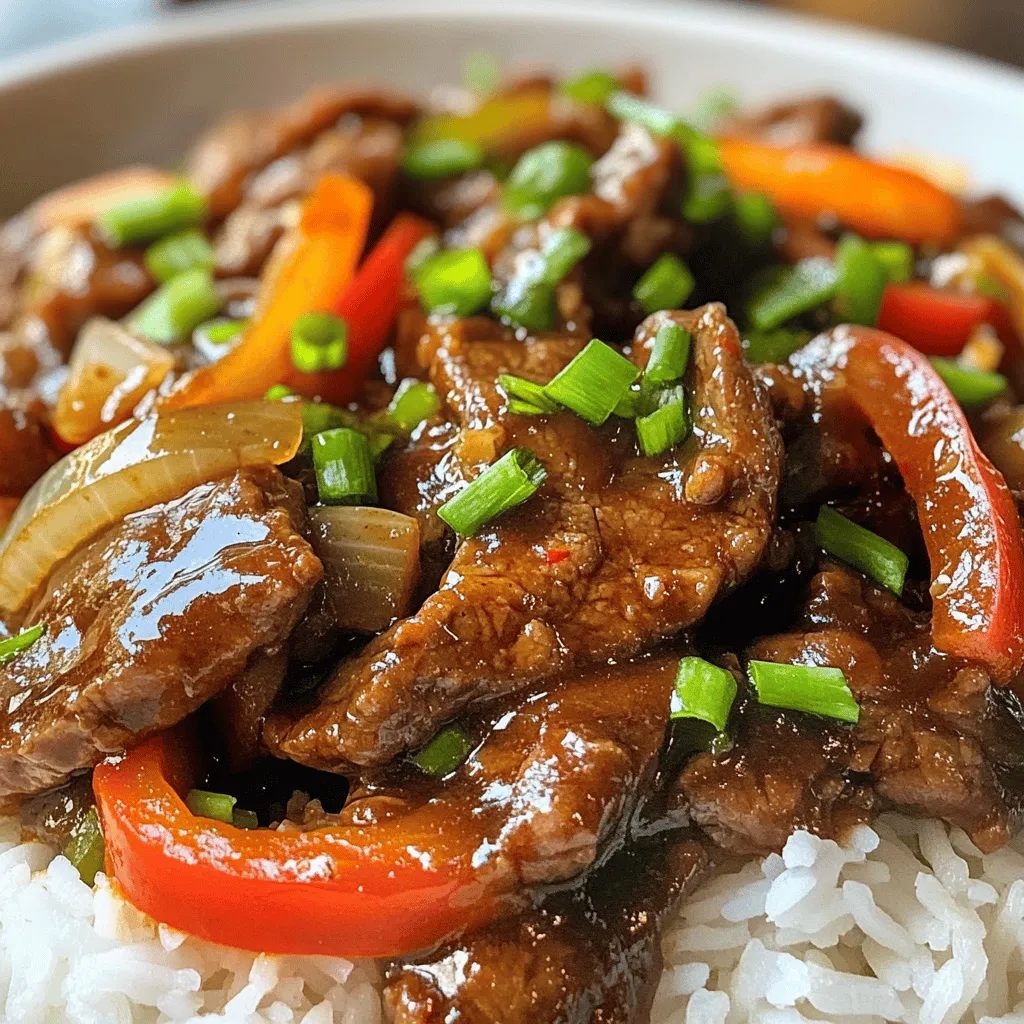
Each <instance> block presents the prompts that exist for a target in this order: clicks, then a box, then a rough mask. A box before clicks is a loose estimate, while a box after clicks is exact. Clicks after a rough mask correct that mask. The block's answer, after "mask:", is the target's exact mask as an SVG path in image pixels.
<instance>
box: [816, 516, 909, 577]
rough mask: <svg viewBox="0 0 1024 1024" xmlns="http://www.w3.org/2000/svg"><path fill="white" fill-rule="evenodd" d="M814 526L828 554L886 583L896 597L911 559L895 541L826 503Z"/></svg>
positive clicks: (820, 542) (819, 540)
mask: <svg viewBox="0 0 1024 1024" xmlns="http://www.w3.org/2000/svg"><path fill="white" fill-rule="evenodd" d="M814 528H815V533H816V535H817V539H818V543H819V544H820V545H821V546H822V547H823V548H824V549H825V550H826V551H827V552H828V553H829V554H830V555H833V556H834V557H836V558H838V559H840V560H841V561H843V562H846V563H847V564H848V565H852V566H853V567H854V568H855V569H860V571H861V572H863V573H865V574H866V575H867V576H870V577H871V578H872V579H873V580H875V581H876V582H878V583H881V584H882V586H883V587H888V588H889V589H890V590H891V591H892V592H893V593H894V594H895V595H896V596H897V597H899V596H900V595H901V594H902V593H903V581H904V579H905V578H906V575H907V566H908V565H909V564H910V559H908V558H907V556H906V555H905V554H904V553H903V552H902V551H900V549H899V548H898V547H896V545H895V544H890V543H889V541H887V540H886V539H885V538H884V537H879V536H878V534H877V533H872V532H871V530H867V529H865V528H864V527H863V526H860V525H859V524H857V523H855V522H853V520H851V519H847V518H846V516H844V515H842V514H841V513H839V512H837V511H836V510H835V509H834V508H830V507H829V506H828V505H822V506H821V508H820V509H818V519H817V522H816V523H815V524H814Z"/></svg>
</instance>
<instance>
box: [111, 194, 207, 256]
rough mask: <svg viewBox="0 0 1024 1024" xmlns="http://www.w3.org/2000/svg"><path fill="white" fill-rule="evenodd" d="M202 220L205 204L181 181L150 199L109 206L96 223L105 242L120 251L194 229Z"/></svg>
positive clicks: (202, 199) (144, 198)
mask: <svg viewBox="0 0 1024 1024" xmlns="http://www.w3.org/2000/svg"><path fill="white" fill-rule="evenodd" d="M205 217H206V200H205V199H204V198H203V197H202V196H201V195H200V194H199V193H198V192H197V191H196V190H195V189H194V188H193V187H192V185H190V184H189V183H188V182H187V181H182V182H179V183H178V184H177V185H171V186H170V187H169V188H166V189H163V190H162V191H160V192H154V193H153V194H152V195H148V196H140V197H139V198H137V199H129V200H128V201H127V202H124V203H119V204H118V205H117V206H112V207H110V209H109V210H104V211H103V213H101V214H100V215H99V217H98V218H97V223H98V225H99V228H100V230H101V232H102V233H103V235H104V236H105V237H106V239H107V241H109V242H110V243H111V244H112V245H114V246H115V247H117V248H120V247H122V246H125V245H134V244H135V243H136V242H151V241H153V239H155V238H161V237H162V236H163V235H169V234H171V232H173V231H180V230H181V229H182V228H191V227H196V226H197V225H199V224H201V223H202V222H203V220H204V219H205Z"/></svg>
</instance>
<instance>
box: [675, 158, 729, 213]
mask: <svg viewBox="0 0 1024 1024" xmlns="http://www.w3.org/2000/svg"><path fill="white" fill-rule="evenodd" d="M731 208H732V189H731V188H730V186H729V182H728V180H727V179H726V177H725V175H724V174H721V173H720V172H718V171H711V172H708V173H705V174H696V175H693V176H692V178H691V180H690V184H689V187H688V188H687V190H686V196H685V197H684V198H683V205H682V207H681V208H680V209H681V212H682V215H683V219H684V220H687V221H689V222H690V223H691V224H709V223H711V221H713V220H718V218H719V217H724V216H725V215H726V214H727V213H728V212H729V210H730V209H731Z"/></svg>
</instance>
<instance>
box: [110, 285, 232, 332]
mask: <svg viewBox="0 0 1024 1024" xmlns="http://www.w3.org/2000/svg"><path fill="white" fill-rule="evenodd" d="M220 307H221V298H220V296H219V295H218V294H217V289H216V288H215V287H214V284H213V278H212V277H211V276H210V272H209V271H208V270H186V271H185V273H183V274H178V276H177V277H172V278H171V280H170V281H168V282H167V283H166V284H165V285H161V287H159V288H158V289H157V290H156V291H155V292H153V294H152V295H150V297H149V298H148V299H146V301H145V302H143V303H142V305H141V306H139V307H138V309H136V310H135V312H134V313H132V315H131V317H130V319H129V321H128V326H129V327H130V328H131V330H133V331H135V332H137V333H138V334H141V335H143V336H144V337H146V338H149V340H150V341H155V342H158V343H159V344H161V345H169V344H171V343H172V342H175V341H180V340H181V339H182V338H187V337H188V336H189V335H190V334H191V333H192V331H193V330H195V328H196V327H198V326H199V325H200V324H201V323H202V322H203V321H204V320H209V319H210V317H212V316H215V315H216V314H217V313H219V312H220Z"/></svg>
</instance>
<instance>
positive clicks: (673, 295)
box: [633, 252, 696, 313]
mask: <svg viewBox="0 0 1024 1024" xmlns="http://www.w3.org/2000/svg"><path fill="white" fill-rule="evenodd" d="M695 283H696V282H695V281H694V279H693V274H691V273H690V268H689V267H688V266H687V265H686V264H685V263H684V262H683V261H682V260H681V259H680V258H679V257H678V256H676V255H674V254H673V253H670V252H666V253H663V254H662V255H661V256H659V257H658V258H657V259H656V260H655V261H654V263H653V264H651V266H650V267H648V268H647V271H646V272H645V273H644V275H643V277H641V278H640V280H639V281H637V283H636V287H634V289H633V298H635V299H636V301H637V302H639V303H640V308H641V309H642V310H643V311H644V312H645V313H656V312H657V311H658V310H659V309H679V308H680V307H681V306H682V304H683V303H684V302H685V301H686V300H687V299H688V298H689V297H690V294H691V293H692V292H693V288H694V285H695Z"/></svg>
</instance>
